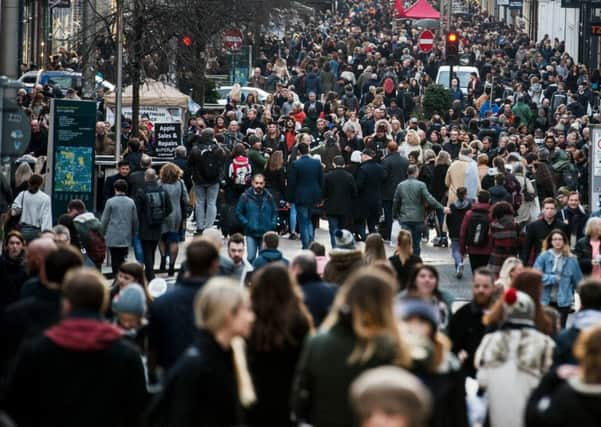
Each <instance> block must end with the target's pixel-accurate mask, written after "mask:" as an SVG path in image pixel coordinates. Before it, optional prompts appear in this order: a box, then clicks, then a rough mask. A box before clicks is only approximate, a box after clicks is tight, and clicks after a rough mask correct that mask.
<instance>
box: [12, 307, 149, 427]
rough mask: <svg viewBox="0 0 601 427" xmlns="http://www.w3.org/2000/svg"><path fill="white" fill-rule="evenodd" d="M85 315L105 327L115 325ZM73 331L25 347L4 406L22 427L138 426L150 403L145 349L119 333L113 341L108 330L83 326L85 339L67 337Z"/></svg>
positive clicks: (43, 337) (116, 333) (39, 338)
mask: <svg viewBox="0 0 601 427" xmlns="http://www.w3.org/2000/svg"><path fill="white" fill-rule="evenodd" d="M85 316H86V317H85V321H87V322H90V323H92V322H93V323H95V324H99V325H100V324H102V328H103V330H107V329H110V328H114V327H112V326H110V325H107V324H105V323H102V322H101V321H100V319H99V318H94V317H91V316H94V315H93V314H89V315H88V313H85ZM69 320H73V319H69ZM62 324H63V323H62V322H61V324H59V326H60V325H62ZM57 327H58V326H57ZM67 332H72V329H70V330H67V331H66V332H63V333H62V334H61V336H62V338H63V339H62V340H60V341H58V340H56V339H52V338H50V337H48V336H45V335H44V336H40V337H38V338H36V339H35V340H33V341H32V342H31V343H29V344H28V345H27V346H25V347H24V348H23V351H22V352H21V353H20V355H19V358H18V362H17V364H16V367H15V370H14V371H13V375H12V378H11V380H10V381H9V385H8V388H7V393H6V396H5V402H4V405H2V406H4V407H5V408H6V410H7V412H8V413H9V414H10V415H11V416H12V417H14V419H15V421H16V422H17V423H18V425H19V427H37V426H39V427H42V426H44V427H79V426H83V425H85V426H89V427H107V426H114V427H131V426H135V425H138V424H137V423H138V420H139V417H140V415H141V413H142V410H143V407H144V404H145V402H146V385H145V379H144V368H143V365H142V359H141V357H140V354H139V352H138V351H137V350H136V349H135V348H134V347H133V346H132V345H131V344H129V343H127V342H126V341H125V340H124V339H123V338H120V337H119V332H118V331H116V332H114V333H113V336H112V337H111V339H108V337H107V334H106V333H102V332H99V333H94V334H93V333H91V331H90V330H89V328H86V329H82V330H79V332H77V334H78V335H81V337H83V336H85V339H84V340H82V339H81V337H80V338H75V337H76V336H78V335H71V336H70V339H68V340H67V338H69V336H68V335H67Z"/></svg>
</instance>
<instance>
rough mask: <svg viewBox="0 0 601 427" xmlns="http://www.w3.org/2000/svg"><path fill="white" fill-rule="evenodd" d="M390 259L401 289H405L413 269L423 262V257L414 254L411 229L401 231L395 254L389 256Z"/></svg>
mask: <svg viewBox="0 0 601 427" xmlns="http://www.w3.org/2000/svg"><path fill="white" fill-rule="evenodd" d="M388 261H389V262H390V264H391V265H392V267H393V268H394V269H395V271H396V276H397V280H398V282H399V290H400V291H403V290H405V289H406V288H407V286H408V284H409V278H410V277H411V275H412V273H413V270H414V269H415V267H416V266H417V265H418V264H421V263H422V259H421V258H420V257H419V256H417V255H414V254H413V239H412V238H411V233H410V232H409V231H407V230H400V231H399V234H398V237H397V243H396V249H395V250H394V255H393V256H391V257H390V258H388Z"/></svg>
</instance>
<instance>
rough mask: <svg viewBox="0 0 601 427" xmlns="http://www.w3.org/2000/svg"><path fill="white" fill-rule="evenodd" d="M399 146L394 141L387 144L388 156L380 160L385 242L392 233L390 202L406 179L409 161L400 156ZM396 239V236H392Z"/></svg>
mask: <svg viewBox="0 0 601 427" xmlns="http://www.w3.org/2000/svg"><path fill="white" fill-rule="evenodd" d="M398 148H399V145H398V144H397V143H396V142H395V141H390V142H389V143H388V154H387V155H386V157H384V158H383V159H382V167H383V168H384V185H383V186H382V206H383V207H384V223H385V225H386V231H385V236H384V239H385V240H390V239H391V236H390V232H391V231H392V200H393V196H394V191H395V190H396V188H397V186H398V185H399V183H400V182H401V181H403V180H405V179H407V168H408V167H409V160H407V158H406V157H404V156H401V154H400V153H399V151H398ZM393 237H394V238H396V236H393Z"/></svg>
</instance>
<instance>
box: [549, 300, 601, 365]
mask: <svg viewBox="0 0 601 427" xmlns="http://www.w3.org/2000/svg"><path fill="white" fill-rule="evenodd" d="M573 319H574V320H573V322H572V326H571V327H569V328H567V329H564V330H563V331H561V332H560V333H559V335H558V336H557V338H555V343H556V344H557V345H556V347H555V351H554V352H553V365H554V366H559V365H563V364H566V363H567V364H570V365H577V364H578V362H577V361H576V357H575V356H574V343H575V342H576V340H577V339H578V336H579V335H580V331H583V330H585V329H588V328H590V327H592V326H595V325H598V324H600V323H601V311H600V310H591V309H583V310H580V311H579V312H577V313H575V314H574V317H573Z"/></svg>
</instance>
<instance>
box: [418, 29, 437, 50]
mask: <svg viewBox="0 0 601 427" xmlns="http://www.w3.org/2000/svg"><path fill="white" fill-rule="evenodd" d="M417 47H419V50H421V51H422V52H425V53H428V52H430V51H431V50H432V48H433V47H434V33H433V32H432V31H430V30H424V31H422V32H421V33H420V35H419V38H418V39H417Z"/></svg>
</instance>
